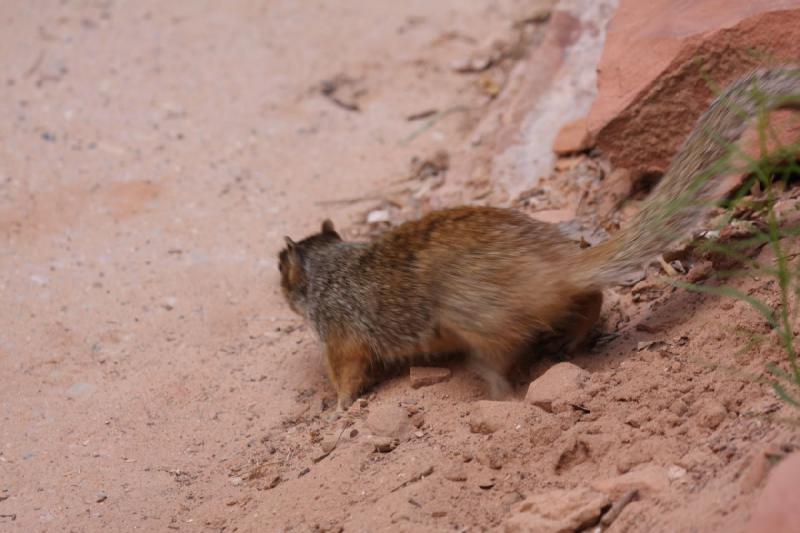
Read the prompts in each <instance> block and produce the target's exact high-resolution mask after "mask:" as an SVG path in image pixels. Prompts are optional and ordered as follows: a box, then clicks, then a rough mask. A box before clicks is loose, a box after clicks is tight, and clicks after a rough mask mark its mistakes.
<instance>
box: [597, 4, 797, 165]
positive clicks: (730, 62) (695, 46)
mask: <svg viewBox="0 0 800 533" xmlns="http://www.w3.org/2000/svg"><path fill="white" fill-rule="evenodd" d="M633 49H644V50H647V51H648V59H647V61H641V60H640V58H639V57H638V56H637V54H631V53H630V51H631V50H633ZM752 50H758V51H759V53H758V54H753V53H752ZM765 57H766V58H771V61H770V63H773V64H780V63H791V62H792V61H791V60H788V61H787V60H786V58H789V59H791V58H797V57H800V8H798V5H797V3H796V2H791V1H788V0H763V1H760V2H722V1H719V0H697V1H695V2H691V3H676V2H673V1H671V0H652V1H649V2H641V1H637V0H620V3H619V7H618V9H617V11H616V12H615V14H614V18H613V19H612V21H611V24H610V26H609V30H608V34H607V37H606V43H605V47H604V50H603V55H602V58H601V60H600V64H599V66H598V80H597V85H598V96H597V98H596V99H595V100H594V102H593V104H592V108H591V110H590V112H589V115H588V117H587V122H588V129H589V131H590V134H591V135H594V136H595V139H596V144H597V146H598V147H599V148H600V149H601V150H602V152H603V154H604V155H605V156H607V157H609V158H610V159H611V162H612V164H613V166H615V167H622V168H628V169H631V170H632V171H633V172H634V174H635V175H637V176H641V175H643V174H646V173H651V174H652V173H653V172H661V171H663V170H664V169H665V168H666V165H667V164H668V162H669V160H670V159H671V158H672V156H673V154H674V153H675V151H676V150H677V149H678V146H679V145H680V143H682V142H683V139H684V138H685V137H686V135H687V134H688V132H689V130H690V129H691V128H692V126H693V125H694V122H695V120H696V119H697V117H698V116H699V115H700V113H702V112H703V111H705V109H706V107H707V105H708V103H709V102H710V100H711V98H712V97H713V94H714V92H713V89H712V87H711V86H710V85H709V83H707V82H706V80H705V78H704V77H705V76H710V78H711V79H712V80H713V82H714V83H716V84H717V85H720V86H725V85H726V84H728V83H730V82H731V81H733V80H735V79H736V78H738V77H740V76H742V75H743V74H745V73H747V72H748V71H750V70H751V69H752V68H753V67H754V66H756V64H757V63H758V62H759V58H765ZM678 117H680V118H678ZM779 136H780V134H779ZM794 138H795V139H796V136H795V137H794ZM745 144H746V143H745Z"/></svg>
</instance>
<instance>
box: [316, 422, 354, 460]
mask: <svg viewBox="0 0 800 533" xmlns="http://www.w3.org/2000/svg"><path fill="white" fill-rule="evenodd" d="M346 429H347V426H345V427H343V428H342V430H341V431H340V432H339V436H338V437H336V442H334V443H333V448H331V449H330V450H328V451H327V452H325V453H323V454H322V455H318V456H317V457H314V458H313V459H311V460H312V461H314V463H318V462H320V461H322V460H323V459H325V458H326V457H328V456H329V455H330V454H331V453H332V452H333V450H335V449H336V447H337V446H338V445H339V439H341V438H342V433H344V430H346Z"/></svg>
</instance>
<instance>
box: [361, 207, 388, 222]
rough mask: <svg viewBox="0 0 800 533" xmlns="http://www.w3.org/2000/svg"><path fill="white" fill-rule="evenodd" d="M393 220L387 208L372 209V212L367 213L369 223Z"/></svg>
mask: <svg viewBox="0 0 800 533" xmlns="http://www.w3.org/2000/svg"><path fill="white" fill-rule="evenodd" d="M391 220H392V216H391V214H390V213H389V211H388V210H386V209H377V210H375V211H370V213H369V214H368V215H367V223H368V224H380V223H381V222H389V221H391Z"/></svg>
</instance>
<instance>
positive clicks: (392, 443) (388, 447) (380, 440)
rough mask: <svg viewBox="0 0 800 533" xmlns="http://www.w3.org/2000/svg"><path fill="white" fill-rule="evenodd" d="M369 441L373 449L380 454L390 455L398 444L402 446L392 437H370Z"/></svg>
mask: <svg viewBox="0 0 800 533" xmlns="http://www.w3.org/2000/svg"><path fill="white" fill-rule="evenodd" d="M367 441H368V443H369V444H371V445H372V448H373V449H374V450H375V451H376V452H379V453H389V452H391V451H392V450H394V449H395V448H397V445H398V444H400V443H399V441H398V440H397V439H393V438H391V437H375V436H370V438H369V439H367Z"/></svg>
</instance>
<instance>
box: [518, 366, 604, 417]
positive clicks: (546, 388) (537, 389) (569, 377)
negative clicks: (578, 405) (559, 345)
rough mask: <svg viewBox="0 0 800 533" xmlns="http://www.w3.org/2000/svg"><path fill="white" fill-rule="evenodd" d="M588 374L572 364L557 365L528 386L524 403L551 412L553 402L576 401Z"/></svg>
mask: <svg viewBox="0 0 800 533" xmlns="http://www.w3.org/2000/svg"><path fill="white" fill-rule="evenodd" d="M588 379H589V373H588V372H587V371H585V370H583V369H582V368H580V367H579V366H576V365H573V364H572V363H558V364H555V365H553V366H552V367H550V368H549V369H548V370H547V372H545V373H544V374H542V375H541V376H539V377H538V378H537V379H536V380H534V381H533V382H532V383H531V384H530V385H529V386H528V393H527V394H526V395H525V401H527V402H529V403H532V404H534V405H536V406H537V407H541V408H542V409H544V410H545V411H552V409H553V402H555V401H558V400H562V401H565V402H570V401H577V399H578V396H579V395H580V393H581V391H582V390H583V386H584V384H585V383H586V381H587V380H588Z"/></svg>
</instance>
